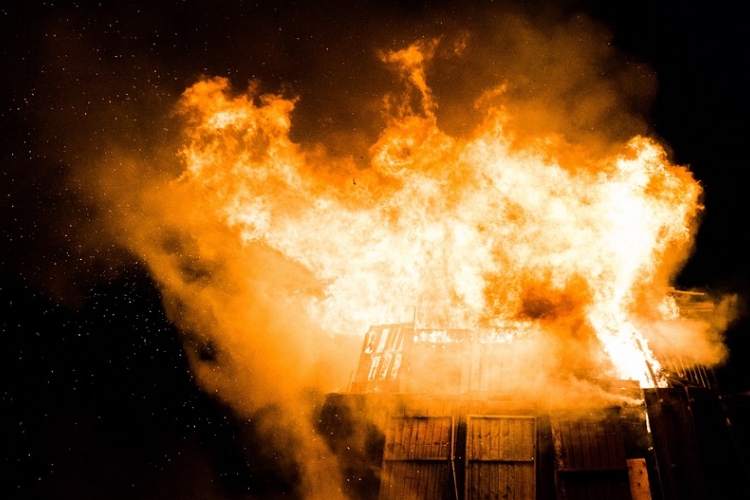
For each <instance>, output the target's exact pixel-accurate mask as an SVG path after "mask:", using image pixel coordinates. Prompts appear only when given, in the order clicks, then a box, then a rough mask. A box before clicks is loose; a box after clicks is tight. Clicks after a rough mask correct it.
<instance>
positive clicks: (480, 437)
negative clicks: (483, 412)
mask: <svg viewBox="0 0 750 500" xmlns="http://www.w3.org/2000/svg"><path fill="white" fill-rule="evenodd" d="M535 453H536V424H535V419H534V418H533V417H526V416H478V415H470V416H468V417H467V424H466V499H467V500H490V499H503V500H534V498H535V495H536V488H535V486H536V472H535V467H534V457H535Z"/></svg>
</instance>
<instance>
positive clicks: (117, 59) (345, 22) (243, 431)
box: [0, 0, 750, 500]
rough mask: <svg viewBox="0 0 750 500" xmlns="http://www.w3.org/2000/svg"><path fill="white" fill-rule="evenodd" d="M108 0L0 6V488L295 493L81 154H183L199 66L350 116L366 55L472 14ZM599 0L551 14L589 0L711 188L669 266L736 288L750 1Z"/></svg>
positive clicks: (445, 7)
mask: <svg viewBox="0 0 750 500" xmlns="http://www.w3.org/2000/svg"><path fill="white" fill-rule="evenodd" d="M105 3H106V2H100V3H99V2H93V1H92V2H77V3H76V2H54V1H48V2H26V1H9V2H3V4H2V6H1V7H0V57H1V58H2V59H1V61H2V66H1V67H2V68H3V76H2V78H1V79H0V99H1V102H2V105H1V106H0V117H1V119H0V127H2V130H1V131H0V140H2V149H1V150H0V154H1V155H2V169H1V170H0V238H1V241H2V243H0V245H1V246H0V331H1V332H2V348H1V349H0V353H1V354H0V356H1V358H0V367H2V370H3V376H2V391H0V395H1V398H0V419H1V420H0V422H2V428H1V430H0V449H2V452H0V453H1V456H2V465H0V469H2V471H3V472H2V474H0V476H2V479H1V481H2V486H0V488H1V489H0V497H2V498H35V499H41V498H50V499H53V498H54V499H56V498H60V499H64V498H77V499H82V500H83V499H103V498H107V499H119V498H122V499H130V498H133V499H135V498H138V499H150V498H173V499H181V498H185V499H188V498H190V499H192V498H195V499H199V498H200V499H214V498H217V499H219V498H222V499H224V498H227V499H230V498H274V497H281V496H286V495H290V494H292V492H293V490H292V488H291V487H290V486H289V485H290V484H293V483H294V474H293V473H292V472H288V471H285V470H283V468H282V467H281V466H277V465H275V462H274V454H273V450H270V451H268V450H266V451H259V447H258V446H257V442H258V440H259V439H260V438H259V435H258V434H259V433H257V432H255V429H254V428H253V425H254V424H253V422H252V421H249V422H248V421H246V420H242V419H239V418H238V417H236V416H235V415H234V414H233V413H232V411H231V410H230V409H229V408H228V407H227V406H225V404H224V403H222V402H221V400H219V399H217V398H215V397H212V396H210V395H207V394H205V393H203V392H201V391H200V390H199V389H198V388H197V386H196V384H195V382H194V380H193V376H192V375H191V372H190V369H189V365H188V361H187V358H186V356H185V354H184V352H183V343H182V339H183V337H182V335H181V333H180V332H179V331H178V329H177V328H176V327H175V326H173V325H172V324H171V323H170V322H169V320H168V319H167V318H166V315H165V313H164V311H163V308H162V304H161V299H160V295H159V292H158V290H157V288H156V285H155V284H154V283H153V282H152V280H151V278H150V277H149V276H148V273H147V272H146V270H145V267H144V265H143V263H141V262H138V260H137V259H136V258H135V257H133V256H132V255H129V254H128V253H127V252H126V251H125V250H123V249H122V248H120V247H118V246H117V245H116V244H115V243H114V242H112V241H109V240H108V238H107V237H106V235H105V233H104V232H103V231H102V228H101V227H100V226H99V223H97V220H99V215H100V214H99V213H98V211H99V210H101V208H100V207H97V206H96V204H95V203H94V202H93V200H92V199H91V196H90V194H88V193H87V191H86V189H85V187H84V186H83V185H82V183H81V182H82V181H81V177H80V172H81V168H88V166H90V165H91V163H92V158H107V155H109V154H110V151H113V150H116V149H117V150H121V149H130V150H133V151H138V152H139V155H140V158H142V159H143V161H150V162H154V163H165V162H166V163H169V162H173V163H174V162H175V160H174V151H173V150H171V149H170V148H169V147H168V146H165V145H170V144H175V143H176V142H177V141H178V139H179V137H178V135H179V124H178V122H177V120H178V118H177V117H176V116H175V114H174V112H173V110H174V107H175V103H176V102H177V99H179V96H180V95H181V93H182V92H183V91H184V90H185V89H186V88H187V87H189V86H190V85H191V84H193V83H194V82H195V81H196V80H197V79H198V78H200V77H201V76H225V77H228V78H229V79H230V80H231V81H232V83H234V84H235V85H237V86H238V87H244V86H245V85H246V83H247V82H248V81H249V80H252V79H258V80H259V81H260V82H262V83H261V85H263V86H264V88H265V89H267V90H269V91H284V92H290V93H292V94H294V95H299V96H301V99H300V102H299V114H300V122H299V128H298V129H296V130H295V131H293V133H294V134H297V137H298V138H300V139H305V138H313V139H315V138H316V134H321V133H322V132H320V131H321V130H324V131H330V129H332V128H335V127H339V126H340V127H348V126H350V125H351V124H350V121H356V120H358V119H359V118H360V113H364V111H363V110H361V109H357V108H356V106H355V105H354V104H352V105H351V107H352V109H350V110H348V111H347V112H343V111H341V112H339V110H342V109H344V110H347V109H348V108H347V107H346V102H344V104H342V105H340V106H337V107H336V108H335V109H336V112H334V113H333V114H331V113H326V111H327V110H328V109H329V107H330V105H329V104H330V102H331V101H339V100H341V101H347V99H352V102H355V99H354V98H353V97H351V94H356V93H357V92H362V93H367V92H372V89H380V88H381V86H386V87H387V85H388V84H389V82H388V81H387V79H384V80H383V81H380V80H378V78H381V77H380V76H378V75H379V74H378V73H377V72H373V71H372V69H371V68H370V66H371V65H374V64H376V58H375V56H374V55H373V54H374V50H375V49H376V48H378V47H389V48H390V47H403V46H406V45H408V44H409V43H411V41H413V40H414V39H417V38H419V37H421V36H433V35H435V34H439V33H440V30H441V29H442V27H443V26H460V25H461V24H462V23H464V22H466V23H467V24H468V25H471V23H472V22H474V21H475V20H476V19H475V18H476V16H481V15H482V14H481V13H482V12H484V11H482V10H480V9H477V10H470V9H462V10H458V9H455V8H453V7H452V6H451V2H374V1H373V2H361V1H356V2H343V1H334V2H308V1H300V2H243V1H236V2H229V1H218V0H215V1H212V2H179V1H163V2H149V1H145V0H144V1H140V2H139V1H127V2H111V3H113V4H115V5H113V6H106V7H105V6H102V5H100V4H105ZM600 3H602V4H603V3H604V2H586V1H580V2H569V3H568V5H567V6H565V7H561V6H557V7H556V8H555V11H554V14H551V15H553V17H554V16H557V17H558V18H561V19H567V18H569V17H570V16H573V15H575V13H579V12H580V13H584V14H585V15H587V16H588V17H589V18H591V19H593V20H594V21H596V22H598V23H600V24H601V25H602V26H604V27H606V28H607V29H608V30H609V31H610V33H611V34H612V35H613V38H612V44H613V45H614V47H615V48H617V49H618V50H619V51H621V53H622V54H624V56H623V57H625V58H626V59H628V61H629V63H631V64H640V65H644V66H645V67H648V68H650V69H649V72H650V73H652V74H653V75H655V77H656V81H657V82H658V87H657V88H656V94H655V98H654V99H653V102H652V103H651V104H650V106H648V107H647V109H646V110H645V111H644V113H645V116H646V117H647V118H646V121H647V123H648V126H649V127H650V133H651V134H652V135H654V136H656V137H657V138H659V140H660V142H662V143H663V144H665V145H666V146H667V147H668V148H669V150H670V153H671V155H672V160H673V161H674V162H676V163H678V164H684V165H689V166H690V169H691V170H692V172H693V173H694V175H695V176H696V178H697V179H699V181H700V182H701V184H702V185H703V187H704V190H705V197H704V205H705V207H706V210H705V212H704V216H703V220H702V224H701V226H700V230H699V232H698V236H697V244H696V249H695V253H694V255H693V256H692V257H691V258H690V260H689V262H688V264H687V266H686V267H685V268H684V270H683V272H682V273H681V274H680V275H679V277H678V280H677V285H678V286H679V287H681V288H685V289H693V288H698V289H705V290H709V291H717V292H723V293H736V294H739V295H740V297H747V296H748V292H750V289H749V287H748V284H750V264H749V259H748V258H747V255H748V254H750V243H748V241H749V240H750V238H748V237H747V234H746V233H747V228H746V225H747V223H746V221H745V219H746V217H747V214H748V213H750V195H748V193H750V180H748V179H750V176H748V175H747V174H746V173H745V172H744V170H746V168H747V166H746V165H747V153H746V151H745V150H746V143H747V136H748V132H750V130H748V125H747V123H748V121H747V117H748V116H750V109H748V102H749V100H748V97H747V89H748V88H750V81H748V76H747V75H748V74H750V68H749V67H748V61H749V59H748V57H747V56H746V51H747V49H748V46H749V45H748V31H747V27H746V24H747V16H746V15H745V14H744V13H741V12H740V9H739V7H737V8H734V7H732V8H730V7H725V6H722V5H721V3H720V2H705V3H704V5H703V6H701V7H698V6H694V5H693V3H690V2H682V1H663V2H649V1H637V2H612V3H613V4H614V5H608V6H607V7H602V6H601V5H599V4H600ZM527 4H528V5H531V8H530V11H531V12H532V13H533V12H536V13H537V14H538V13H539V12H540V11H545V12H546V11H547V10H550V9H549V8H548V7H546V6H545V4H544V3H542V2H527ZM487 5H491V2H487ZM437 20H440V22H438V21H437ZM363 74H364V75H367V78H366V79H365V78H363V77H362V76H361V75H363ZM337 113H338V114H337ZM316 117H324V118H316ZM316 120H319V121H316ZM369 126H370V127H371V128H373V129H376V128H377V123H372V124H369ZM333 147H334V148H335V146H333ZM81 165H84V167H81ZM177 167H178V165H177V166H176V167H175V168H177ZM747 332H748V320H747V319H743V318H740V319H739V320H738V321H737V322H736V323H735V324H734V325H733V326H732V327H730V329H729V331H728V332H727V334H726V335H727V339H726V343H727V345H728V346H729V348H730V352H731V356H730V359H729V362H728V363H727V365H726V366H723V367H720V368H719V369H718V371H717V373H718V376H719V380H720V382H721V384H722V386H723V387H724V389H725V390H726V391H727V392H730V393H732V392H743V391H748V390H750V366H749V365H750V363H748V360H749V359H750V340H748V338H747ZM208 355H210V353H209V354H208ZM267 411H273V409H268V410H267Z"/></svg>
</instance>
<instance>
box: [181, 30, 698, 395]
mask: <svg viewBox="0 0 750 500" xmlns="http://www.w3.org/2000/svg"><path fill="white" fill-rule="evenodd" d="M437 43H438V42H436V41H433V42H430V43H423V44H415V45H412V46H410V47H408V48H406V49H404V50H401V51H395V52H388V53H385V54H382V56H381V59H382V60H383V62H384V63H386V64H389V65H392V66H393V67H394V68H395V69H396V70H397V71H398V72H399V74H400V75H401V76H402V79H403V81H404V84H405V92H404V93H403V95H399V96H388V97H387V98H386V99H385V104H386V108H387V111H388V119H387V126H386V128H385V130H383V131H382V134H381V135H380V137H379V139H378V140H377V142H375V144H373V145H372V146H371V148H370V155H371V159H370V166H369V168H365V169H359V168H357V167H356V166H355V165H354V163H353V162H351V161H345V160H341V159H337V158H333V157H331V156H328V155H327V154H326V153H325V151H324V149H323V148H322V147H317V148H312V149H310V148H308V149H304V150H303V148H302V147H301V146H300V145H299V144H296V143H294V142H293V141H292V140H291V139H290V128H291V126H292V112H293V110H294V106H295V101H294V100H293V99H287V98H284V97H282V96H279V95H267V94H264V95H259V93H258V91H257V88H255V87H251V88H250V89H249V91H248V92H247V93H245V94H233V93H232V92H231V91H230V89H229V86H228V82H227V80H225V79H222V78H215V79H211V80H204V81H201V82H199V83H197V84H195V85H194V86H193V87H191V88H190V89H188V90H187V91H186V92H185V94H184V98H183V101H182V108H183V111H184V112H185V113H186V115H187V116H188V117H189V120H190V127H189V130H188V134H189V137H188V139H189V140H188V144H187V146H186V147H185V149H184V151H183V156H184V159H185V163H186V166H187V170H186V171H185V173H184V174H183V176H182V178H181V181H180V182H183V183H189V184H191V185H194V186H195V187H197V189H198V192H199V193H200V196H202V197H204V201H205V202H206V203H207V204H208V206H209V207H210V209H211V210H214V211H215V213H216V214H218V215H219V216H220V217H221V218H222V219H223V220H224V221H225V222H226V223H227V224H228V225H229V226H230V227H232V228H235V229H236V230H237V231H238V232H239V234H240V235H241V238H242V240H243V241H244V242H245V243H248V244H249V243H251V242H253V243H256V244H262V245H266V246H267V247H270V248H272V249H274V250H275V251H277V252H279V253H281V254H282V255H284V256H285V257H286V258H287V259H290V260H291V261H294V262H296V263H298V264H301V265H303V266H304V267H306V268H307V269H309V270H310V271H311V272H312V273H313V275H314V276H315V277H316V278H317V279H318V280H319V282H320V283H321V287H322V293H319V294H312V293H310V292H309V291H305V290H300V291H298V292H299V293H300V294H306V293H307V294H309V297H308V299H307V304H308V309H309V311H310V313H311V314H312V315H313V316H314V317H315V318H317V321H319V322H320V324H321V325H323V326H324V327H325V328H326V329H328V330H329V331H332V332H346V333H361V332H364V331H366V329H367V327H368V326H369V325H370V324H379V323H388V322H395V321H404V320H410V319H411V318H412V315H413V314H414V308H415V307H416V308H417V309H418V312H419V322H420V323H423V324H425V325H426V326H430V327H436V328H456V327H463V328H466V327H471V328H491V329H494V330H496V331H499V332H502V331H508V330H513V331H518V332H524V331H531V330H533V331H537V332H542V333H544V334H549V335H555V336H558V337H559V336H560V335H568V336H570V337H571V338H577V337H581V336H583V337H587V336H590V337H591V338H592V339H594V345H595V346H596V347H595V349H594V350H593V351H592V352H588V353H586V355H587V356H601V355H602V354H603V355H604V356H603V357H605V358H607V359H608V360H609V364H610V365H611V367H612V372H611V373H610V375H612V376H617V377H620V378H629V379H636V380H639V381H640V382H641V384H642V385H646V386H649V385H653V384H655V383H658V382H659V381H658V380H655V377H654V375H653V374H651V373H650V372H649V367H650V368H651V369H652V370H653V373H658V363H657V362H656V360H655V359H653V356H652V355H651V353H650V351H649V348H648V321H650V319H647V318H653V317H656V319H657V320H664V319H667V317H668V316H669V314H673V310H672V309H670V308H669V307H667V306H665V304H666V305H668V302H669V301H668V299H667V292H668V281H669V279H670V277H672V276H673V275H674V273H675V272H676V271H677V270H678V268H679V266H680V264H681V263H682V262H683V261H684V259H685V257H686V256H687V254H688V252H689V250H690V247H691V245H692V234H693V230H694V226H695V222H696V217H697V215H698V213H699V212H700V210H701V208H702V207H701V206H700V204H699V198H700V195H701V188H700V186H699V184H698V183H697V182H696V181H695V180H694V179H693V177H692V175H691V174H690V172H689V171H688V170H687V169H686V168H684V167H681V166H676V165H673V164H671V163H670V162H669V160H668V159H667V156H666V153H665V152H664V150H663V148H662V147H661V146H659V144H657V143H656V142H654V141H653V140H651V139H648V138H645V137H634V138H633V139H631V140H630V141H629V142H628V143H627V144H626V145H625V146H624V147H623V148H622V152H621V153H620V154H618V155H611V156H609V157H606V158H599V159H596V158H593V159H592V158H590V159H587V160H586V163H585V164H583V163H581V164H579V165H577V166H576V165H574V166H570V163H571V162H570V161H563V159H562V158H560V157H558V156H555V152H556V151H560V143H559V139H558V138H554V137H551V138H540V139H538V140H537V141H534V142H532V143H527V144H532V145H530V146H529V145H527V146H525V147H523V148H518V147H516V146H514V141H513V139H514V137H513V134H512V133H511V132H510V131H509V129H508V127H507V123H508V116H507V114H506V112H505V111H504V110H503V109H502V108H501V107H497V106H492V105H491V104H490V103H491V102H492V99H490V97H491V96H496V95H500V96H501V97H502V92H503V87H498V88H495V89H491V90H490V91H488V92H487V94H486V96H485V98H483V99H480V100H479V102H478V103H477V106H480V107H482V108H483V112H484V117H485V118H484V120H483V121H482V123H481V124H479V125H478V126H477V127H476V128H475V129H474V130H473V131H471V133H469V134H466V135H465V136H462V137H460V138H459V137H453V136H451V135H448V134H447V133H445V132H444V131H443V130H441V128H440V127H439V124H438V119H437V118H436V114H435V110H436V108H437V105H438V103H436V102H435V99H434V97H433V95H432V93H431V91H430V88H429V86H428V84H427V78H426V76H425V71H424V68H425V64H427V63H428V62H429V60H430V54H431V52H432V50H433V48H434V47H435V44H437ZM644 311H647V313H645V312H644ZM659 311H661V312H659ZM670 311H671V312H670ZM655 314H656V316H654V315H655ZM561 332H565V333H561ZM597 353H599V354H597Z"/></svg>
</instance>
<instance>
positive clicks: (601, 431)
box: [320, 291, 747, 500]
mask: <svg viewBox="0 0 750 500" xmlns="http://www.w3.org/2000/svg"><path fill="white" fill-rule="evenodd" d="M673 294H674V295H677V296H678V297H679V298H680V299H681V300H682V302H683V306H685V305H686V304H685V302H686V301H689V302H690V303H691V304H692V309H691V312H692V314H700V313H705V312H706V311H705V309H702V308H705V307H706V302H705V300H701V299H704V297H702V296H701V294H685V293H684V292H676V291H675V292H673ZM518 341H519V339H514V338H513V336H512V335H510V334H507V333H506V334H505V335H501V334H500V333H499V332H497V331H484V332H482V331H477V330H470V329H431V328H419V327H417V326H416V325H415V324H414V323H399V324H388V325H378V326H372V327H371V328H370V329H369V331H368V332H367V334H366V335H365V339H364V343H363V347H362V350H361V353H360V358H359V363H358V365H357V369H356V371H355V372H353V374H352V380H351V384H350V391H349V392H347V393H342V394H331V395H329V396H328V398H327V402H326V406H325V407H324V409H323V411H322V415H321V420H320V429H321V431H323V433H324V434H325V435H326V436H327V438H328V440H329V444H330V445H331V446H332V448H333V449H334V450H335V452H336V453H337V454H338V455H339V456H340V458H341V459H342V461H343V462H344V463H346V464H348V468H347V472H348V474H349V475H348V478H347V485H348V491H347V492H348V493H349V495H350V497H351V498H372V499H375V498H377V499H379V500H401V499H412V498H419V499H449V498H450V499H465V500H469V499H501V498H502V499H518V500H520V499H525V500H530V499H560V500H563V499H564V500H576V499H605V498H606V499H623V500H626V499H628V500H630V499H632V500H650V499H663V500H682V499H713V498H717V499H718V498H727V499H728V498H744V496H743V495H744V494H745V493H746V492H747V488H746V487H744V486H742V484H741V482H742V480H741V478H742V476H743V475H742V470H743V469H742V467H743V466H742V457H741V453H740V452H739V449H738V448H737V442H736V440H735V437H734V436H733V434H732V433H733V430H732V427H731V426H732V423H731V419H730V413H731V411H732V410H730V408H729V407H728V406H727V403H726V401H724V400H723V399H722V395H721V393H720V392H719V390H718V387H717V385H716V380H715V378H714V377H713V373H712V371H711V370H710V369H708V368H706V367H705V366H701V365H697V364H695V363H694V362H691V360H689V359H684V358H679V357H667V358H668V359H665V360H664V361H663V363H662V364H661V369H660V371H659V373H656V372H654V371H653V370H654V369H653V367H649V368H648V370H649V371H650V372H651V373H652V375H653V377H654V379H653V386H650V387H641V386H640V384H639V383H638V381H635V380H620V379H613V378H606V377H601V378H596V379H594V380H591V381H590V382H591V386H590V387H588V388H586V389H583V388H580V387H579V388H578V390H579V391H580V393H579V399H577V400H575V401H574V400H571V399H570V398H569V397H565V398H555V397H554V396H551V392H550V388H549V387H540V386H537V387H535V386H534V384H533V383H532V384H530V383H529V381H528V380H519V379H522V378H523V379H528V378H529V377H531V376H533V375H530V374H529V373H528V372H527V371H525V370H523V369H522V367H520V366H519V364H518V361H517V360H518V358H519V356H520V357H523V354H522V352H523V346H520V349H519V346H518V345H517V342H518ZM521 342H523V341H522V340H521ZM646 362H647V361H646ZM549 383H551V382H550V381H549V380H548V381H545V384H549ZM658 386H661V387H658ZM521 387H523V388H525V390H524V391H519V388H521ZM558 390H561V391H562V390H566V391H570V390H571V387H570V386H565V387H564V386H563V385H562V384H560V385H557V386H556V387H553V388H552V392H555V391H558Z"/></svg>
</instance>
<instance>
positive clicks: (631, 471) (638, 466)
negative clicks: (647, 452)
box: [628, 458, 651, 500]
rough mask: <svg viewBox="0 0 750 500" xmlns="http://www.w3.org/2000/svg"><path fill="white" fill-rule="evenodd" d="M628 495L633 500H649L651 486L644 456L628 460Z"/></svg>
mask: <svg viewBox="0 0 750 500" xmlns="http://www.w3.org/2000/svg"><path fill="white" fill-rule="evenodd" d="M628 477H629V479H630V496H631V497H632V498H633V500H651V487H650V485H649V482H648V469H647V468H646V459H645V458H631V459H629V460H628Z"/></svg>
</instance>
